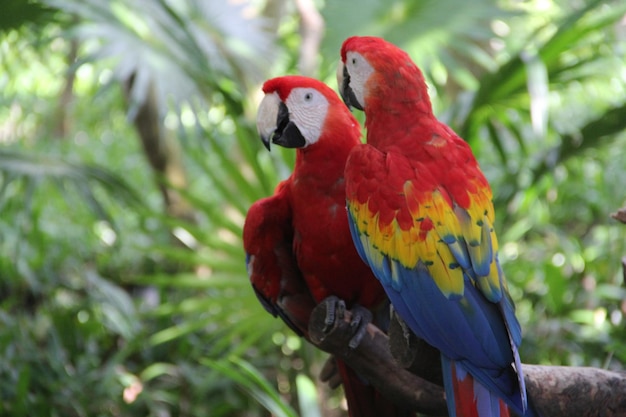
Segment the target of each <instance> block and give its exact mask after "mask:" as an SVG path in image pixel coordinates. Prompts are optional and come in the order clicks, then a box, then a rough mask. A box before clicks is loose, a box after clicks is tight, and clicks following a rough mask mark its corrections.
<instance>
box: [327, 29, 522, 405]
mask: <svg viewBox="0 0 626 417" xmlns="http://www.w3.org/2000/svg"><path fill="white" fill-rule="evenodd" d="M337 75H338V81H339V86H340V89H341V94H342V97H343V98H344V100H345V101H346V104H348V106H354V107H356V108H357V109H360V110H364V112H365V119H366V121H365V127H366V128H367V144H364V145H360V146H358V147H356V148H355V149H354V150H353V151H352V153H351V154H350V156H349V159H348V161H347V165H346V171H345V181H346V195H347V206H348V215H349V224H350V227H351V232H352V237H353V239H354V243H355V245H356V247H357V249H358V251H359V254H360V255H361V257H362V258H363V259H364V260H365V261H366V262H367V263H368V264H369V265H370V267H371V268H372V270H373V271H374V273H375V275H376V277H377V278H378V279H379V280H380V281H381V283H382V284H383V287H384V288H385V291H386V293H387V295H388V297H389V299H390V301H391V303H392V305H393V307H394V309H395V310H396V311H397V313H398V314H399V316H400V317H401V318H402V319H403V320H404V321H405V322H406V324H407V325H408V327H409V328H410V329H411V330H412V331H413V332H414V333H415V334H416V335H417V336H418V337H420V338H422V339H424V340H425V341H426V342H428V343H429V344H431V345H432V346H434V347H436V348H437V349H439V350H440V352H441V360H442V370H443V376H444V385H445V389H446V398H447V402H448V409H449V414H450V416H459V417H460V416H479V417H486V416H508V415H509V411H508V409H507V405H508V407H510V408H511V409H512V410H514V411H515V412H516V413H518V414H520V415H523V416H533V415H534V414H533V411H531V410H530V409H529V407H528V403H527V397H526V389H525V385H524V377H523V375H522V368H521V364H520V359H519V354H518V347H519V345H520V342H521V328H520V325H519V323H518V321H517V319H516V317H515V311H514V310H515V308H514V305H513V301H512V300H511V297H510V296H509V293H508V290H507V286H506V282H505V278H504V275H503V273H502V269H501V268H500V263H499V261H498V241H497V238H496V234H495V232H494V228H493V225H494V208H493V204H492V194H491V189H490V187H489V184H488V183H487V180H486V179H485V177H484V175H483V173H482V172H481V170H480V168H479V166H478V163H477V162H476V159H475V158H474V156H473V154H472V151H471V149H470V147H469V146H468V144H467V143H466V142H465V141H463V140H462V139H461V138H460V137H458V136H457V135H456V134H455V133H454V132H453V131H452V129H450V128H449V127H448V126H446V125H445V124H443V123H441V122H439V121H438V120H437V119H436V118H435V116H434V115H433V111H432V107H431V103H430V99H429V97H428V92H427V88H426V83H425V82H424V77H423V75H422V73H421V72H420V70H419V69H418V68H417V66H416V65H415V64H414V63H413V61H412V60H411V58H410V57H409V55H408V54H406V53H405V52H404V51H402V50H401V49H399V48H398V47H396V46H394V45H392V44H390V43H388V42H386V41H384V40H382V39H380V38H375V37H351V38H348V39H347V40H346V41H345V42H344V43H343V46H342V48H341V64H340V68H339V71H338V73H337ZM502 400H503V401H502Z"/></svg>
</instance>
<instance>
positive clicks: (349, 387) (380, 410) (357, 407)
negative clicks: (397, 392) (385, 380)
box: [337, 359, 415, 417]
mask: <svg viewBox="0 0 626 417" xmlns="http://www.w3.org/2000/svg"><path fill="white" fill-rule="evenodd" d="M337 369H338V370H339V374H340V375H341V380H342V383H343V389H344V393H345V395H346V401H347V402H348V414H349V415H350V417H415V412H413V411H410V410H406V409H403V408H400V407H399V406H397V405H396V404H394V403H392V402H391V401H389V400H387V399H386V398H385V397H383V396H382V395H381V393H380V392H378V391H377V390H376V388H374V386H373V385H370V384H368V383H367V382H365V381H364V380H363V379H362V378H360V377H359V375H357V374H356V372H354V371H353V370H352V369H351V368H349V367H348V366H347V365H346V364H345V363H344V362H342V361H341V360H339V359H337Z"/></svg>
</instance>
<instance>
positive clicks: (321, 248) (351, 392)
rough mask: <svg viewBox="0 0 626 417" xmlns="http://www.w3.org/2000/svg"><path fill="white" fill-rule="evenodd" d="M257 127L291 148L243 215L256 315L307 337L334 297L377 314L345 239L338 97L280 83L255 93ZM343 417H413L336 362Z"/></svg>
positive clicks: (346, 147) (351, 121) (365, 274)
mask: <svg viewBox="0 0 626 417" xmlns="http://www.w3.org/2000/svg"><path fill="white" fill-rule="evenodd" d="M263 92H264V93H265V97H264V98H263V100H262V102H261V104H260V106H259V110H258V116H257V128H258V131H259V133H260V136H261V139H262V140H263V142H264V144H265V145H266V147H267V148H268V149H269V147H270V143H274V144H277V145H280V146H284V147H288V148H296V149H297V150H296V152H297V154H296V162H295V167H294V171H293V173H292V175H291V176H290V177H289V178H288V179H287V180H285V181H283V182H281V183H280V184H279V185H278V187H277V188H276V191H275V193H274V195H273V196H271V197H268V198H264V199H262V200H259V201H257V202H256V203H254V204H253V205H252V207H250V210H249V212H248V214H247V217H246V222H245V225H244V230H243V242H244V248H245V251H246V254H247V266H248V273H249V275H250V280H251V282H252V286H253V288H254V290H255V292H256V294H257V295H258V297H259V299H260V300H261V302H262V304H263V305H264V306H265V308H266V309H267V310H268V311H269V312H270V313H272V314H273V315H274V316H277V315H278V316H280V317H282V318H283V319H284V320H285V322H286V323H287V324H289V325H290V327H292V328H293V329H294V330H295V331H296V332H298V333H299V334H302V335H304V336H305V337H306V336H307V331H308V327H307V326H308V318H309V314H310V312H311V309H312V308H313V307H314V306H315V305H316V304H317V303H320V302H322V301H323V300H325V299H327V297H329V296H336V297H338V298H339V299H340V300H343V301H344V302H345V305H346V306H347V307H348V308H352V307H354V306H357V305H359V306H362V307H365V308H368V309H376V308H377V307H379V306H381V305H383V304H384V303H385V302H386V296H385V292H384V290H383V289H382V286H381V285H380V283H379V282H378V280H377V279H376V278H375V277H374V276H373V274H372V272H371V270H370V269H369V267H368V266H367V264H365V263H364V262H363V261H362V260H361V258H360V257H359V255H358V253H357V251H356V249H355V247H354V245H353V243H352V237H351V235H350V230H349V227H348V217H347V213H346V208H345V198H346V195H345V187H344V180H343V171H344V167H345V163H346V159H347V158H348V154H349V153H350V151H351V150H352V149H353V148H354V147H355V146H357V145H358V144H360V143H361V142H360V137H361V128H360V126H359V123H358V122H357V121H356V119H355V118H354V116H353V115H352V114H351V113H350V111H349V110H348V109H347V108H346V106H345V105H344V103H343V102H342V101H341V99H340V98H339V96H338V95H337V94H336V93H335V92H333V91H332V90H331V89H330V88H329V87H328V86H326V85H325V84H323V83H322V82H319V81H317V80H314V79H311V78H307V77H301V76H285V77H279V78H274V79H271V80H268V81H266V82H265V84H264V85H263ZM337 362H338V369H339V372H340V374H341V376H342V382H343V385H344V391H345V393H346V399H347V401H348V410H349V413H350V415H351V416H352V417H370V416H371V417H374V416H382V415H385V416H408V415H414V414H413V413H408V412H406V411H404V410H400V409H397V408H396V407H395V406H394V405H393V404H392V403H390V402H389V401H387V400H386V399H384V398H382V397H381V396H380V394H378V393H377V392H376V391H375V390H374V389H373V387H372V386H370V385H369V384H367V383H365V382H364V381H363V380H361V379H360V378H359V377H358V376H357V375H356V373H355V372H354V371H353V370H352V369H350V368H348V367H347V366H346V365H345V364H344V363H343V362H341V361H339V360H337Z"/></svg>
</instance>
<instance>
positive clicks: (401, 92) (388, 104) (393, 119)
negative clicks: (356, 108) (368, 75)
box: [365, 82, 438, 148]
mask: <svg viewBox="0 0 626 417" xmlns="http://www.w3.org/2000/svg"><path fill="white" fill-rule="evenodd" d="M378 85H379V86H380V87H379V88H376V89H374V90H373V91H372V93H370V94H369V95H368V97H367V98H366V100H365V127H366V128H367V132H368V135H367V143H369V144H370V145H372V146H374V147H377V148H380V147H381V146H384V145H385V144H386V143H389V142H395V140H396V139H397V138H405V137H413V139H412V140H414V141H419V140H420V136H423V140H425V141H426V140H429V139H430V137H429V135H428V136H426V135H417V136H415V135H413V132H428V131H429V130H430V129H431V128H435V126H434V125H436V124H438V122H437V120H436V119H435V116H434V115H433V111H432V106H431V104H430V99H429V97H428V92H427V90H426V85H423V84H420V83H402V82H399V83H397V84H395V85H390V84H387V83H380V84H378Z"/></svg>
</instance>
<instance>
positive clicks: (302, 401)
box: [0, 0, 626, 417]
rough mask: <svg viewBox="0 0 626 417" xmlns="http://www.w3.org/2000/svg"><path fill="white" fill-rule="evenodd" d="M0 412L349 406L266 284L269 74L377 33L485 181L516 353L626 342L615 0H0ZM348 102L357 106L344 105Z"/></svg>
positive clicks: (619, 362)
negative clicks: (263, 237)
mask: <svg viewBox="0 0 626 417" xmlns="http://www.w3.org/2000/svg"><path fill="white" fill-rule="evenodd" d="M2 9H3V10H2V14H1V16H0V90H1V91H2V94H0V414H2V415H11V416H130V415H133V416H139V415H146V416H159V417H166V416H201V415H210V416H212V417H219V416H246V417H256V416H269V415H275V416H296V415H301V416H303V417H314V416H321V415H323V416H331V417H338V416H345V415H346V413H345V406H344V405H343V404H342V400H341V398H342V397H341V394H340V393H337V392H333V391H330V390H329V389H328V388H327V387H325V386H324V384H322V383H320V382H319V380H318V377H317V375H318V372H319V370H320V367H321V365H322V363H323V360H324V358H325V355H323V354H321V353H320V352H317V351H315V349H313V348H311V347H310V346H308V345H307V344H306V343H303V342H302V341H301V340H300V339H298V338H297V337H296V336H294V335H293V334H292V333H291V332H290V331H289V330H288V329H287V328H286V326H285V325H284V324H283V323H282V322H281V321H280V320H277V319H274V318H272V317H271V316H270V315H269V314H267V313H265V311H264V310H263V309H262V308H261V306H260V304H259V303H258V302H257V300H256V298H255V296H254V294H253V292H252V290H251V288H250V285H249V283H248V278H247V275H246V271H245V265H244V254H243V251H242V248H241V228H242V224H243V220H244V218H245V213H246V211H247V208H248V207H249V206H250V204H251V203H252V202H253V201H255V200H257V199H259V198H261V197H264V196H267V195H269V194H271V192H272V190H273V187H274V186H275V185H276V183H277V182H278V181H279V180H281V179H284V178H286V176H288V175H289V172H290V167H291V166H292V163H293V158H294V154H293V152H291V151H288V150H281V149H278V148H274V149H273V150H272V153H268V152H267V151H266V150H265V149H264V148H263V147H262V146H261V142H260V141H259V140H258V139H257V135H256V131H255V128H254V117H255V111H256V105H257V103H258V100H259V93H260V83H261V82H262V81H263V80H265V79H267V78H269V77H271V76H278V75H282V74H286V73H292V74H293V73H303V74H306V75H311V76H315V77H318V78H321V79H323V80H326V81H327V82H328V83H329V84H330V85H331V86H333V87H336V82H335V80H334V73H335V68H336V64H337V61H338V51H339V47H340V45H341V42H342V41H343V39H345V38H346V37H347V36H350V35H355V34H358V35H376V36H383V37H385V38H386V39H388V40H389V41H392V42H394V43H396V44H397V45H399V46H401V47H402V48H404V49H406V50H407V51H408V52H409V53H410V54H411V56H412V57H413V58H414V60H415V61H416V63H417V64H418V65H419V66H420V67H421V68H422V69H423V71H424V73H425V75H426V78H427V80H428V82H429V91H430V94H431V96H432V101H433V104H434V106H435V111H436V114H437V115H438V116H439V117H440V118H441V119H442V120H444V121H445V122H447V123H448V124H450V125H451V126H452V127H453V128H454V129H455V130H456V131H457V132H459V134H460V135H461V136H462V137H464V138H465V139H466V140H467V141H468V142H469V143H470V144H471V145H472V147H473V149H474V151H475V153H476V155H477V157H478V159H479V161H480V163H481V165H482V167H483V170H484V171H485V173H486V175H487V177H488V179H489V180H490V182H491V184H492V188H493V190H494V198H495V204H496V213H497V221H498V223H497V231H498V234H499V238H500V245H501V260H502V261H503V264H504V270H505V272H506V274H507V277H508V281H509V286H510V290H511V293H512V295H513V297H514V299H515V301H516V303H517V307H518V316H519V319H520V321H521V323H522V326H523V329H524V337H525V339H524V343H523V345H522V349H521V355H522V359H523V361H524V362H527V363H540V364H553V365H589V366H596V367H603V368H609V369H623V368H624V364H625V363H626V326H625V325H624V324H625V322H626V319H625V318H624V314H626V301H625V300H626V284H625V282H624V278H623V272H622V266H621V258H622V256H624V255H626V239H625V234H626V226H625V225H622V224H620V223H618V222H617V221H615V220H613V219H611V218H610V213H612V212H615V211H616V210H617V209H618V208H620V207H622V206H624V205H625V204H626V133H625V130H624V129H625V128H626V18H625V15H626V3H624V2H623V1H619V0H615V1H584V0H530V1H520V0H502V1H497V2H496V1H487V0H475V1H471V2H466V1H463V0H437V1H435V0H422V1H419V0H406V1H393V0H392V1H384V2H383V1H375V0H364V1H356V0H353V1H335V2H331V1H329V0H326V1H323V0H319V1H314V0H298V1H293V2H292V1H287V0H283V1H272V0H250V1H245V0H241V1H223V0H133V1H131V0H128V1H123V0H112V1H109V2H102V1H100V0H46V1H34V0H33V1H26V0H3V4H2ZM359 117H362V116H359Z"/></svg>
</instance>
